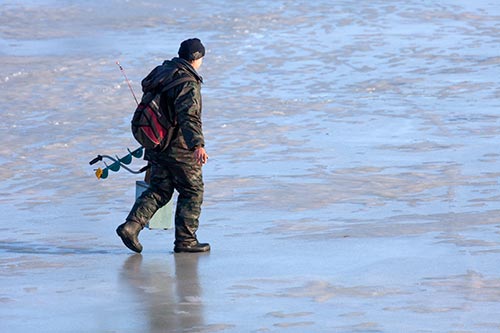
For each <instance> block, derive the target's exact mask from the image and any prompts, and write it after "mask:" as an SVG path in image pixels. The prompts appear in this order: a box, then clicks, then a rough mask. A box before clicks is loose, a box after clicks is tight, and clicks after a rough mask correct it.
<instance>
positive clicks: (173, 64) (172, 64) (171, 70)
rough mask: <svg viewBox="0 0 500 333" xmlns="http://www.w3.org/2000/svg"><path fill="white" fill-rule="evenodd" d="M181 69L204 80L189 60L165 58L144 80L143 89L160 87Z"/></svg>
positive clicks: (144, 90)
mask: <svg viewBox="0 0 500 333" xmlns="http://www.w3.org/2000/svg"><path fill="white" fill-rule="evenodd" d="M179 70H183V71H185V72H187V73H188V75H192V76H194V78H195V79H196V80H198V81H200V82H203V78H202V77H201V75H200V74H198V72H197V71H196V70H195V69H194V68H193V66H191V64H190V63H189V62H188V61H186V60H184V59H181V58H173V59H172V60H165V61H164V62H163V64H162V65H161V66H157V67H156V68H155V69H153V70H152V71H151V73H149V74H148V76H146V77H145V78H144V79H143V80H142V82H141V85H142V91H143V92H146V91H154V90H156V89H159V88H160V87H161V86H162V85H163V83H164V82H168V81H170V80H172V79H173V77H174V75H175V74H176V73H177V72H178V71H179Z"/></svg>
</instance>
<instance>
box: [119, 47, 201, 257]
mask: <svg viewBox="0 0 500 333" xmlns="http://www.w3.org/2000/svg"><path fill="white" fill-rule="evenodd" d="M178 54H179V57H175V58H173V59H171V60H167V61H165V62H164V63H163V64H162V65H161V66H158V67H156V68H155V69H154V70H153V71H152V72H151V73H150V74H149V75H148V76H147V77H146V78H145V79H144V80H143V81H142V86H143V91H145V90H147V89H148V88H150V87H151V86H155V85H157V86H158V85H159V86H161V85H163V86H166V85H167V84H168V83H170V82H172V80H175V79H178V78H186V80H188V81H185V82H184V83H181V84H179V85H177V86H175V87H173V88H171V89H169V90H167V91H165V92H163V93H162V95H161V99H160V109H161V111H162V113H163V114H164V115H166V116H167V117H170V119H172V120H173V121H174V123H176V125H175V127H174V131H173V136H172V139H171V141H170V144H169V145H168V146H167V147H166V148H165V147H164V148H162V149H161V150H149V149H148V150H146V154H145V159H147V160H148V161H149V163H150V164H151V178H150V186H149V189H147V190H146V191H144V192H143V193H142V195H141V196H140V197H139V198H137V200H136V201H135V204H134V206H133V207H132V209H131V211H130V213H129V215H128V216H127V218H126V221H125V223H123V224H121V225H120V226H119V227H118V228H117V229H116V233H117V234H118V236H120V237H121V239H122V241H123V243H124V244H125V246H127V247H128V248H129V249H130V250H132V251H135V252H138V253H140V252H141V251H142V245H141V243H140V242H139V239H138V235H139V232H140V231H141V230H142V229H143V228H144V226H145V225H146V224H147V222H148V221H149V220H150V219H151V217H152V216H153V214H154V213H155V212H156V211H157V210H158V209H160V208H161V207H163V206H164V205H166V204H167V203H168V202H169V201H170V199H171V198H172V195H173V193H174V189H175V190H177V192H178V193H179V196H178V199H177V207H176V211H175V242H174V244H175V246H174V252H176V253H178V252H206V251H210V245H209V244H208V243H199V242H198V239H197V237H196V231H197V230H198V225H199V217H200V213H201V205H202V202H203V189H204V186H203V179H202V166H203V164H205V163H206V162H207V160H208V155H207V153H206V151H205V148H204V146H205V142H204V138H203V132H202V122H201V109H202V103H201V93H200V89H201V83H202V82H203V80H202V77H201V76H200V75H199V74H198V72H197V70H198V69H199V68H200V66H201V64H202V62H203V57H204V55H205V47H204V46H203V44H202V43H201V41H200V40H199V39H197V38H193V39H187V40H185V41H183V42H182V43H181V45H180V48H179V52H178ZM160 73H161V74H160ZM165 73H167V74H165ZM165 77H168V78H171V79H172V80H170V82H164V81H165Z"/></svg>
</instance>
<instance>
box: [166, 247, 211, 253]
mask: <svg viewBox="0 0 500 333" xmlns="http://www.w3.org/2000/svg"><path fill="white" fill-rule="evenodd" d="M209 251H210V245H208V246H204V247H174V252H175V253H200V252H209Z"/></svg>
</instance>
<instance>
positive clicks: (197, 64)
mask: <svg viewBox="0 0 500 333" xmlns="http://www.w3.org/2000/svg"><path fill="white" fill-rule="evenodd" d="M202 63H203V57H201V58H200V59H196V60H194V61H193V67H194V69H196V70H198V69H199V68H200V67H201V64H202Z"/></svg>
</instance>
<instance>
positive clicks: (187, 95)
mask: <svg viewBox="0 0 500 333" xmlns="http://www.w3.org/2000/svg"><path fill="white" fill-rule="evenodd" d="M174 109H175V113H176V115H177V123H178V124H179V128H180V129H181V132H182V136H183V137H184V141H185V142H186V145H187V147H188V149H190V150H192V149H194V148H195V147H204V146H205V140H204V138H203V130H202V123H201V92H200V84H199V83H195V82H187V83H184V84H183V85H182V89H181V91H180V93H179V94H178V95H177V98H176V99H175V101H174Z"/></svg>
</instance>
